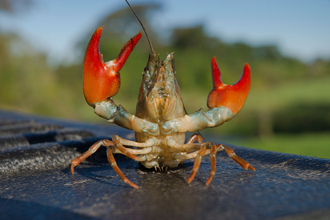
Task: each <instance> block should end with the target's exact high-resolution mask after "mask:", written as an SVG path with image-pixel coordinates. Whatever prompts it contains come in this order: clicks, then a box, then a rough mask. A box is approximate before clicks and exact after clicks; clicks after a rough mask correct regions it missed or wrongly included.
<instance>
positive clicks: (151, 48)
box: [125, 0, 155, 53]
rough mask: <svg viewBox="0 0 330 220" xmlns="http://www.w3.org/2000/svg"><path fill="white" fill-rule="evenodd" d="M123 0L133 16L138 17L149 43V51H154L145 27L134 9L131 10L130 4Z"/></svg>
mask: <svg viewBox="0 0 330 220" xmlns="http://www.w3.org/2000/svg"><path fill="white" fill-rule="evenodd" d="M125 1H126V3H127V4H128V6H129V7H130V9H131V10H132V12H133V13H134V15H135V17H136V18H137V19H138V21H139V22H140V24H141V27H142V29H143V31H144V33H145V34H146V37H147V40H148V43H149V46H150V50H151V53H154V52H155V51H154V48H153V47H152V44H151V41H150V38H149V35H148V33H147V31H146V29H145V28H144V26H143V24H142V22H141V20H140V19H139V17H138V16H137V14H136V13H135V11H134V10H133V8H132V6H131V5H130V4H129V3H128V1H127V0H125Z"/></svg>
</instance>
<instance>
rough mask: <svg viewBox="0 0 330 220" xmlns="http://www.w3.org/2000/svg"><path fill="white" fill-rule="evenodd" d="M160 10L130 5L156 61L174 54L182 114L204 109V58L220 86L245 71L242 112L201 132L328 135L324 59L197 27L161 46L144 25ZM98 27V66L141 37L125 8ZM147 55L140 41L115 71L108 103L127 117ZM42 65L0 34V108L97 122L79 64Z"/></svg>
mask: <svg viewBox="0 0 330 220" xmlns="http://www.w3.org/2000/svg"><path fill="white" fill-rule="evenodd" d="M0 1H1V0H0ZM2 1H3V0H2ZM160 8H161V7H160V5H157V4H151V5H137V6H134V9H135V11H136V12H137V14H138V15H139V17H140V19H141V20H142V22H143V24H144V26H145V27H146V29H147V31H148V33H149V35H150V38H151V41H152V42H153V46H154V49H155V51H156V52H157V53H159V54H160V58H161V59H163V58H164V57H165V56H166V54H167V53H169V52H173V51H174V52H175V53H174V56H175V59H176V65H175V67H176V72H177V78H178V82H179V85H180V88H181V94H182V97H183V100H184V103H185V105H186V107H187V109H188V112H193V111H195V110H197V109H199V108H200V107H201V106H206V99H207V95H208V93H209V91H210V90H211V89H212V79H211V68H210V61H211V58H212V56H215V57H216V59H217V62H218V64H219V67H220V69H221V72H222V80H223V81H224V82H225V83H227V84H233V83H235V82H236V81H237V80H238V79H239V77H240V76H241V73H242V70H243V66H244V63H246V62H247V63H249V64H250V66H251V71H252V85H251V92H250V94H249V96H248V98H247V101H246V104H245V106H244V107H243V109H242V111H241V112H240V113H239V114H238V115H237V116H236V117H235V118H234V119H233V120H232V121H231V122H230V123H225V124H224V125H222V126H220V127H219V128H216V129H210V130H208V131H210V132H212V131H213V132H217V133H222V134H239V135H247V134H248V135H256V136H257V135H259V136H271V135H273V134H274V133H299V132H316V131H329V130H330V120H329V112H330V97H329V96H330V95H329V94H330V87H329V83H330V61H329V60H322V59H318V60H315V62H312V63H308V64H307V63H304V62H302V61H300V60H298V59H295V58H292V57H286V56H284V55H283V54H282V53H281V51H279V49H278V47H277V46H276V45H263V46H257V47H256V46H250V45H247V44H246V43H244V42H237V43H234V44H229V43H226V42H223V41H222V40H221V39H218V38H215V37H211V36H209V35H208V34H207V32H206V31H205V30H204V26H203V25H202V24H199V25H196V26H192V27H177V28H175V29H173V30H172V34H171V35H170V36H171V37H170V39H167V40H166V41H162V38H161V37H160V36H161V32H160V30H157V27H153V26H152V25H151V24H150V22H149V21H151V20H152V15H153V13H156V12H157V10H159V9H160ZM101 25H104V26H105V28H104V31H103V35H102V37H101V42H100V50H101V53H102V54H103V55H104V56H103V57H104V60H105V61H108V60H111V59H113V58H115V57H116V56H117V55H118V53H119V51H120V48H121V47H122V46H123V44H124V43H125V42H126V41H127V40H129V38H130V37H132V36H133V35H135V34H137V33H138V31H139V30H141V27H140V26H139V23H138V22H137V20H136V18H135V17H134V15H133V14H132V12H131V11H130V9H129V8H127V7H125V8H123V9H121V10H119V11H116V12H114V13H111V14H109V15H108V16H106V17H105V18H103V19H102V20H101V21H100V22H99V24H98V25H97V24H96V25H95V29H96V28H97V27H98V26H101ZM93 31H94V30H87V32H88V34H86V36H85V37H84V38H82V39H81V40H80V41H79V42H78V43H77V45H78V46H77V50H80V51H84V50H85V49H86V47H87V44H88V40H89V38H90V37H91V35H92V33H93ZM143 34H144V33H143ZM165 42H166V43H165ZM149 53H150V49H149V45H148V43H147V40H146V39H145V38H144V37H143V38H142V39H141V40H140V42H139V43H138V45H137V46H136V48H135V49H134V51H133V53H132V55H131V56H130V57H129V59H128V61H127V63H126V64H125V66H124V67H123V69H122V70H121V81H122V85H121V89H120V91H119V93H118V95H116V96H115V97H114V100H115V101H116V102H117V103H121V104H122V105H123V106H124V107H125V108H127V109H128V110H129V111H130V112H132V113H134V111H135V110H134V109H135V104H136V100H137V96H138V91H139V86H140V81H141V73H142V71H143V68H144V67H145V65H146V63H147V60H148V55H149ZM46 60H47V57H46V55H45V54H42V53H39V52H36V51H34V49H33V48H30V47H29V46H28V45H26V44H25V43H24V42H23V41H22V40H21V39H20V38H19V37H18V36H16V35H14V34H9V33H0V107H2V108H10V109H16V110H20V111H25V112H31V113H36V114H43V115H51V116H56V117H63V118H69V119H79V120H88V121H91V120H94V121H96V120H98V121H102V120H101V119H98V117H97V116H96V115H94V114H93V110H92V108H90V107H89V106H88V105H87V104H86V103H85V100H84V98H83V93H82V68H83V63H82V62H83V57H81V58H80V61H79V62H77V63H75V64H67V63H66V64H62V65H59V66H57V67H50V66H48V65H47V62H46Z"/></svg>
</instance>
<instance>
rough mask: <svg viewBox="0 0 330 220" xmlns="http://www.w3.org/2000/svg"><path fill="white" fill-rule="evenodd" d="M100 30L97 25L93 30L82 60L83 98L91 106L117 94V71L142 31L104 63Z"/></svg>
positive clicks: (118, 85)
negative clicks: (112, 58) (113, 57)
mask: <svg viewBox="0 0 330 220" xmlns="http://www.w3.org/2000/svg"><path fill="white" fill-rule="evenodd" d="M102 30H103V27H99V28H98V29H96V31H95V32H94V34H93V36H92V38H91V40H90V42H89V44H88V47H87V51H86V55H85V61H84V72H83V90H84V95H85V99H86V101H87V103H88V104H89V105H91V106H94V104H95V103H98V102H101V101H104V100H106V99H107V98H108V97H112V96H114V95H116V94H117V92H118V91H119V87H120V75H119V72H118V71H119V70H120V69H121V68H122V67H123V65H124V64H125V62H126V60H127V58H128V56H129V55H130V53H131V52H132V50H133V48H134V47H135V45H136V43H137V42H138V41H139V40H140V38H141V36H142V33H141V32H139V33H138V34H137V35H135V36H134V37H133V38H131V39H130V40H129V41H128V42H127V43H126V44H125V45H124V46H123V47H122V49H121V51H120V53H119V55H118V56H117V57H116V58H115V59H114V60H111V61H109V62H106V63H104V62H103V58H102V54H101V53H100V52H99V41H100V37H101V34H102Z"/></svg>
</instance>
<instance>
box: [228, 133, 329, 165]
mask: <svg viewBox="0 0 330 220" xmlns="http://www.w3.org/2000/svg"><path fill="white" fill-rule="evenodd" d="M231 143H232V144H235V145H240V146H244V147H249V148H255V149H261V150H269V151H277V152H282V153H290V154H297V155H304V156H311V157H320V158H327V159H330V133H327V132H325V133H305V134H299V135H274V136H271V137H265V138H246V139H241V140H238V141H235V140H234V141H231Z"/></svg>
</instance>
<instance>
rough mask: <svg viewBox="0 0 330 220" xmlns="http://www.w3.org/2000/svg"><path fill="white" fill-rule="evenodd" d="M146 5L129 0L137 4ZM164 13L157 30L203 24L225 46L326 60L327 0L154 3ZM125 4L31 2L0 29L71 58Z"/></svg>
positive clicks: (329, 46)
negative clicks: (274, 48) (267, 47)
mask: <svg viewBox="0 0 330 220" xmlns="http://www.w3.org/2000/svg"><path fill="white" fill-rule="evenodd" d="M143 2H150V1H136V0H130V3H131V4H132V5H133V6H134V4H136V3H143ZM153 2H161V3H162V4H163V6H164V7H163V10H162V11H160V12H158V13H157V16H156V17H155V19H154V20H153V22H154V24H157V27H159V28H162V29H164V30H171V28H173V27H178V26H179V27H180V26H185V25H190V26H191V25H195V24H201V23H203V24H205V27H206V30H207V31H208V32H209V33H210V34H211V35H213V36H217V37H220V38H221V39H223V40H225V41H227V42H236V41H243V42H246V43H249V44H251V45H264V44H276V45H278V46H279V48H280V49H281V51H282V52H283V53H284V54H286V55H288V56H293V57H297V58H300V59H302V60H305V61H311V60H313V59H315V58H316V57H323V58H326V59H330V13H329V11H330V0H318V1H312V0H299V1H298V0H276V1H264V0H245V1H243V0H231V1H221V0H203V1H201V0H166V1H165V0H163V1H160V0H154V1H153ZM125 5H126V3H125V1H124V0H93V1H92V0H56V1H55V0H34V5H33V6H32V7H31V8H30V9H29V10H27V11H24V12H20V13H19V14H16V15H15V16H11V15H7V14H0V29H1V30H5V31H14V32H17V33H19V34H20V35H21V36H22V37H23V38H24V39H25V40H26V41H28V42H29V43H30V44H31V45H33V46H34V47H36V48H38V49H39V50H42V51H44V52H47V53H48V54H49V55H50V56H51V57H52V58H53V59H54V60H56V61H59V60H70V59H72V58H73V56H74V53H73V48H74V47H73V46H74V44H75V43H76V42H77V40H79V39H81V36H82V35H83V34H85V33H86V32H87V31H88V30H91V29H96V28H97V27H96V25H97V23H98V21H99V20H100V18H101V17H103V16H105V15H106V14H107V13H108V12H111V11H116V10H117V9H119V8H121V7H124V6H125Z"/></svg>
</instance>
